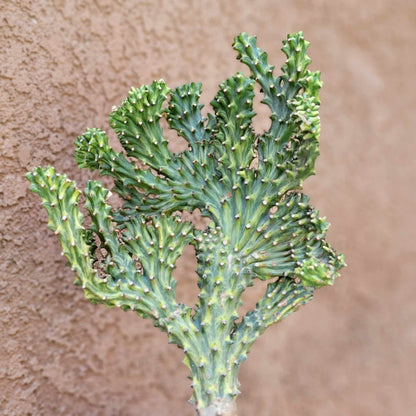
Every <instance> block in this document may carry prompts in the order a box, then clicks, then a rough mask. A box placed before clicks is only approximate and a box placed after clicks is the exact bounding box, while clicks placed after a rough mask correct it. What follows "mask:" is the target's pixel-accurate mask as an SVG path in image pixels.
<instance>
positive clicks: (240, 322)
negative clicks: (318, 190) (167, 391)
mask: <svg viewBox="0 0 416 416" xmlns="http://www.w3.org/2000/svg"><path fill="white" fill-rule="evenodd" d="M283 45H284V46H283V48H282V50H283V52H284V53H285V54H286V56H287V60H286V63H285V64H284V65H283V67H282V74H281V75H280V76H277V77H276V76H274V75H273V70H274V67H273V66H271V65H270V64H269V63H268V61H267V54H266V53H265V52H263V51H262V50H261V49H259V48H258V47H257V44H256V38H255V37H253V36H248V35H247V34H246V33H242V34H240V35H238V36H237V37H236V38H235V42H234V45H233V46H234V48H235V50H236V51H237V52H238V59H239V60H240V61H241V62H243V63H244V64H246V65H247V66H248V67H249V70H250V76H249V77H247V76H245V75H243V74H242V73H240V72H238V73H237V74H235V75H234V76H232V77H231V78H229V79H227V80H226V81H224V82H223V83H222V84H221V85H220V88H219V91H218V93H217V95H216V96H215V98H214V100H213V101H212V102H211V106H212V109H213V114H208V115H207V117H206V118H205V117H203V115H202V113H201V109H202V107H203V106H202V104H200V102H199V98H200V94H201V84H199V83H190V84H186V85H182V86H179V87H177V88H176V89H174V90H170V89H169V88H168V87H167V85H166V84H165V82H164V81H163V80H160V81H154V82H153V83H152V84H151V85H148V86H142V87H140V88H132V89H131V91H130V92H129V95H128V97H127V98H126V99H125V100H124V101H123V102H122V104H121V105H120V106H119V107H115V108H113V111H112V112H111V114H110V125H111V127H112V128H113V129H114V130H115V132H116V133H117V135H118V138H119V140H120V142H121V145H122V146H123V148H124V151H123V152H119V153H116V152H115V151H114V150H113V149H112V148H111V147H110V146H109V143H108V139H107V136H106V133H105V132H104V131H102V130H99V129H96V128H94V129H87V131H86V133H85V134H84V135H82V136H80V137H78V139H77V140H76V153H75V159H76V162H77V163H78V165H79V167H81V168H88V169H90V170H98V171H99V172H100V174H101V175H108V176H110V177H112V178H113V179H114V188H113V191H114V192H116V193H117V194H118V195H119V196H120V197H121V198H122V200H123V204H122V206H121V207H119V208H114V207H112V206H110V205H109V202H108V200H107V199H108V196H109V191H108V190H107V189H105V187H104V186H103V185H102V183H101V182H99V181H90V182H88V183H87V185H86V189H85V191H84V193H83V195H84V197H82V196H81V192H80V191H79V190H78V189H77V188H76V184H75V183H74V182H73V181H71V180H70V179H68V178H67V177H66V175H63V174H59V173H57V172H56V171H55V169H54V168H53V167H43V168H42V167H38V168H35V169H34V170H33V171H32V172H29V173H28V174H27V178H28V179H29V181H30V182H31V186H30V189H31V190H32V191H33V192H35V193H37V194H38V195H39V196H40V197H41V199H42V202H43V205H44V207H45V208H46V210H47V212H48V216H49V227H50V228H51V229H52V230H53V231H54V232H55V234H57V236H58V238H59V240H60V243H61V245H62V249H63V254H64V255H65V256H66V257H67V259H68V260H69V263H70V265H71V266H72V269H73V270H74V271H75V273H76V280H75V283H76V284H77V285H80V286H82V288H83V289H84V291H85V295H86V297H87V298H88V299H89V300H90V301H91V302H93V303H103V304H105V305H107V306H109V307H113V306H117V307H120V308H122V309H123V310H133V311H135V312H136V313H137V314H138V315H139V316H141V317H144V318H149V319H152V320H153V322H154V325H155V326H157V327H159V328H160V329H161V330H162V331H164V332H166V333H167V335H168V338H169V341H170V342H172V343H175V344H177V346H178V347H179V348H181V349H182V350H183V352H184V355H185V359H184V363H185V364H186V365H187V366H188V367H189V370H190V378H191V379H192V386H193V395H192V398H191V402H192V403H193V404H194V407H195V411H196V414H198V415H205V416H208V415H234V414H235V412H236V410H235V409H236V406H235V399H236V397H237V395H238V393H239V391H238V385H239V383H238V379H237V373H238V369H239V367H240V365H241V363H242V362H243V361H244V360H245V359H246V357H247V354H248V352H249V351H250V348H251V346H252V345H253V343H254V341H255V340H256V339H257V337H258V336H259V335H260V334H262V333H263V332H264V331H265V329H266V328H267V327H269V326H270V325H271V324H273V323H275V322H278V321H280V320H281V319H283V318H284V317H286V316H287V315H289V314H290V313H291V312H293V311H295V310H296V309H297V308H298V307H299V306H300V305H302V304H305V303H306V302H308V301H309V300H310V299H311V298H312V295H313V292H314V290H315V289H316V288H319V287H321V286H324V285H332V283H333V281H334V278H335V277H336V276H338V270H339V269H340V268H341V267H342V266H343V265H344V261H343V256H342V255H337V254H336V253H335V251H334V250H333V249H332V248H331V247H330V246H329V245H328V243H327V242H326V241H325V240H324V238H325V234H326V231H327V228H328V223H327V222H326V221H325V219H323V218H320V217H319V215H318V212H317V211H316V210H315V209H314V208H313V207H311V206H310V205H309V198H308V197H307V196H306V195H304V194H303V193H301V192H300V189H301V187H302V183H303V181H304V180H305V179H306V178H307V177H308V176H310V175H312V174H314V173H315V171H314V164H315V159H316V157H317V155H318V153H319V152H318V141H319V132H320V121H319V115H318V109H319V103H320V101H319V95H318V94H319V90H320V88H321V85H322V83H321V81H320V73H319V72H311V71H310V70H308V69H307V67H308V64H309V63H310V58H309V57H308V56H307V54H306V51H307V48H308V45H309V43H308V42H307V41H306V40H305V39H304V36H303V34H302V32H299V33H295V34H291V35H289V36H288V37H287V39H286V40H285V41H284V42H283ZM256 82H257V83H258V84H259V85H260V88H261V92H262V93H263V94H264V98H263V101H262V102H263V103H264V104H266V105H267V106H268V107H269V108H270V110H271V116H270V127H269V128H268V130H267V131H265V132H263V133H262V134H256V133H255V131H254V130H253V127H252V123H251V122H252V119H253V117H254V116H255V113H254V111H253V98H254V85H255V83H256ZM166 101H168V105H167V106H163V105H164V103H165V102H166ZM161 118H166V120H167V122H168V124H169V127H170V128H171V129H174V130H176V132H177V134H178V135H179V136H181V137H183V138H184V139H185V140H186V141H187V143H188V148H187V149H186V150H184V151H183V152H181V153H172V152H170V151H169V149H168V146H167V144H168V143H167V140H166V139H165V138H164V136H163V131H162V127H161V123H160V119H161ZM138 161H139V162H141V165H140V166H139V165H138V164H137V163H136V162H138ZM81 198H85V208H86V210H87V211H88V214H89V216H90V218H91V225H90V226H89V227H86V225H84V223H83V214H82V213H81V211H80V208H79V206H78V204H79V202H80V199H81ZM195 209H199V210H200V212H201V214H202V216H204V217H208V218H209V219H210V223H209V225H208V226H207V228H206V229H205V230H200V229H197V228H196V227H195V226H194V225H193V224H192V223H191V222H189V221H185V220H183V219H182V218H181V213H182V212H183V211H189V212H192V211H194V210H195ZM188 244H191V245H193V246H194V248H195V251H196V255H197V260H198V268H197V274H198V286H199V290H200V291H199V296H198V301H197V303H196V305H194V306H193V307H190V306H187V305H185V304H183V303H179V302H178V301H177V299H176V296H175V286H176V281H175V280H174V278H173V277H172V271H173V269H174V268H175V263H176V261H177V259H178V258H179V256H180V255H181V253H182V250H183V249H184V247H185V246H186V245H188ZM255 279H260V280H267V281H268V285H267V290H266V293H265V294H264V296H263V297H262V298H261V299H260V300H259V301H258V302H257V305H256V307H255V308H254V309H253V310H251V311H249V312H248V313H246V314H245V315H244V316H242V317H240V316H239V315H238V311H239V308H240V306H241V304H242V301H241V296H242V294H243V292H244V291H245V290H246V288H247V287H249V286H251V285H253V282H254V280H255Z"/></svg>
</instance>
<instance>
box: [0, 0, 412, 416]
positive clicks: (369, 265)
mask: <svg viewBox="0 0 416 416" xmlns="http://www.w3.org/2000/svg"><path fill="white" fill-rule="evenodd" d="M0 22H1V24H0V132H1V136H0V137H1V139H0V140H1V142H0V152H1V163H0V256H1V262H0V276H1V278H0V339H1V349H0V414H2V415H3V414H4V415H68V416H69V415H71V416H72V415H106V416H112V415H114V416H115V415H117V416H131V415H146V416H147V415H148V416H168V415H191V414H192V409H191V407H190V406H189V405H188V404H187V403H186V400H187V399H188V398H189V396H190V394H191V391H190V388H189V381H188V380H187V379H186V376H187V370H186V368H185V367H184V366H183V365H182V364H181V360H182V356H181V352H180V351H179V350H178V349H177V348H176V347H175V346H172V345H167V343H166V338H165V335H164V334H162V333H159V332H158V331H157V330H156V329H154V328H153V327H152V325H151V323H150V322H147V321H144V320H141V319H140V318H138V317H137V316H136V315H134V314H133V313H124V312H122V311H120V310H109V309H106V308H105V307H104V306H93V305H90V304H89V303H88V302H87V301H86V300H85V299H84V297H83V294H82V292H81V290H79V289H77V288H75V287H74V286H73V285H72V281H73V276H72V273H71V271H70V269H69V268H67V267H65V262H64V260H63V259H62V257H61V256H60V248H59V247H58V244H57V241H56V239H55V236H53V235H52V233H51V232H49V231H48V230H47V228H46V214H45V213H44V212H43V211H42V210H41V207H40V204H39V200H38V198H37V197H36V196H35V195H29V192H28V186H27V185H28V184H27V182H26V181H25V179H24V178H23V175H24V173H25V172H26V171H27V170H29V169H31V168H32V167H34V166H35V165H45V164H53V165H55V166H56V167H57V169H58V170H59V171H64V172H67V173H68V174H69V176H70V177H71V178H73V179H76V180H77V181H78V182H79V183H81V184H82V183H84V182H85V180H86V179H87V178H91V174H90V173H89V172H80V171H78V170H77V169H76V167H75V163H74V161H73V158H72V153H73V142H74V139H75V137H76V136H77V135H78V134H80V133H82V132H83V131H84V130H85V128H86V127H87V126H90V127H92V126H97V127H100V128H103V129H107V115H108V113H109V111H110V109H111V106H112V105H114V104H118V103H120V101H121V99H122V98H123V97H124V95H125V94H126V93H127V91H128V89H129V88H130V86H132V85H135V86H139V85H141V84H146V83H150V82H151V81H152V80H153V79H159V78H164V79H165V80H166V81H167V83H168V85H169V86H171V87H175V86H177V85H179V84H181V83H185V82H189V81H192V80H193V81H202V82H203V86H204V94H203V100H204V102H205V103H206V104H208V103H209V101H210V99H211V97H212V96H213V95H214V93H215V90H216V87H217V85H218V83H219V82H220V81H222V80H223V79H225V77H228V76H230V75H231V74H233V73H234V72H235V71H236V70H238V69H243V68H242V66H241V65H239V64H238V62H237V61H236V60H235V53H234V51H233V50H232V49H231V46H230V45H231V43H232V39H233V37H234V36H235V35H236V34H237V33H239V32H240V31H247V32H249V33H252V34H254V33H255V34H257V35H258V42H259V45H260V46H262V47H263V49H265V50H267V51H269V56H270V61H271V62H273V63H276V64H277V65H276V66H277V67H279V66H280V64H281V63H282V61H283V54H282V53H281V52H280V42H281V39H283V38H284V37H285V36H286V34H287V33H289V32H293V31H297V30H303V31H304V33H305V35H306V37H307V38H308V39H309V40H310V41H311V42H312V46H311V48H310V56H311V57H312V59H313V64H312V67H313V69H320V70H322V73H323V80H324V82H325V85H324V89H323V93H322V109H321V118H322V135H321V156H320V158H319V159H318V162H317V176H316V177H313V178H311V179H309V180H308V182H307V184H306V192H307V193H309V194H310V195H311V197H312V202H313V204H314V205H315V206H317V207H318V208H319V210H320V213H321V215H326V216H327V217H328V219H329V220H330V222H331V223H332V227H331V229H330V232H329V241H330V242H331V244H332V245H333V246H334V247H336V248H337V249H338V250H339V251H341V252H344V253H345V255H346V259H347V263H348V264H349V267H348V268H347V269H345V270H344V271H343V273H342V278H341V279H339V280H338V281H337V282H336V284H335V286H334V287H332V288H327V289H322V290H321V291H319V292H317V294H316V298H315V300H314V301H313V302H311V303H309V304H308V305H307V306H305V307H304V308H303V309H301V310H300V311H299V312H297V313H296V314H294V315H293V316H291V317H290V318H288V319H287V320H286V321H284V322H283V323H281V324H279V325H277V326H275V327H274V328H270V329H269V330H268V331H267V332H266V334H265V335H263V336H262V337H261V338H260V340H259V341H258V342H257V343H256V344H255V346H254V348H253V350H252V353H251V354H250V356H249V359H248V361H247V362H246V363H245V364H244V365H243V367H242V370H241V376H240V381H241V383H242V385H241V390H242V395H241V396H240V398H239V408H240V413H241V415H243V416H248V415H253V414H255V415H257V416H275V415H279V416H284V415H287V416H289V415H299V416H309V415H310V416H313V415H320V416H333V415H335V414H337V415H355V416H361V415H362V416H372V415H377V416H391V415H403V416H406V415H409V416H410V415H413V414H414V412H415V411H416V410H415V409H416V396H415V394H414V389H415V386H416V364H415V358H414V357H415V356H416V327H415V321H416V303H415V302H414V293H415V290H416V278H415V258H416V257H415V255H416V245H415V230H416V228H415V226H416V220H415V215H414V212H415V206H416V205H415V203H416V192H415V185H416V170H415V167H416V158H415V152H416V146H415V131H416V118H415V116H414V113H415V104H416V103H415V81H414V76H415V71H416V59H415V49H414V48H415V46H414V45H415V42H416V30H415V27H416V3H415V2H414V1H411V0H409V1H406V0H396V1H394V2H393V1H387V0H385V1H382V0H368V1H366V2H363V1H359V0H342V1H330V0H313V1H308V0H292V1H283V0H282V1H266V0H256V1H215V0H211V1H205V0H202V1H190V0H187V1H179V0H164V1H163V0H161V1H143V0H141V1H133V0H125V1H123V2H121V1H118V0H117V1H116V0H97V1H76V0H72V1H63V0H41V1H30V0H26V1H22V2H19V1H7V0H0ZM258 124H259V126H260V125H261V123H258ZM174 146H175V144H174ZM182 265H183V267H182V269H181V270H182V272H183V273H182V274H183V275H188V276H191V277H192V273H191V272H192V269H193V267H194V264H193V261H192V258H191V256H188V257H187V258H185V260H184V261H182ZM179 285H180V293H181V296H182V297H183V299H185V300H187V301H189V302H191V301H192V299H193V298H194V295H195V282H194V281H193V280H192V279H191V278H189V277H188V278H182V279H181V281H180V284H179ZM255 291H256V290H254V291H253V292H255ZM251 298H252V299H251V302H254V297H253V296H251Z"/></svg>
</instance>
